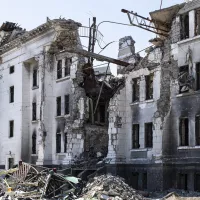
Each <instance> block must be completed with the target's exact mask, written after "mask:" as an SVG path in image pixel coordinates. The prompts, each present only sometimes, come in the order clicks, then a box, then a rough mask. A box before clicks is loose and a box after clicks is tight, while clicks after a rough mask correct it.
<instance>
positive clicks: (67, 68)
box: [65, 58, 72, 76]
mask: <svg viewBox="0 0 200 200" xmlns="http://www.w3.org/2000/svg"><path fill="white" fill-rule="evenodd" d="M71 65H72V58H66V59H65V76H69V75H70V68H71Z"/></svg>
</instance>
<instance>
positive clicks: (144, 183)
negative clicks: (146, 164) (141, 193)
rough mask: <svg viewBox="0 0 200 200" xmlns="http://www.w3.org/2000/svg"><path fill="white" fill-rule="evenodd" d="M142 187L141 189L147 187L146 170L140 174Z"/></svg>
mask: <svg viewBox="0 0 200 200" xmlns="http://www.w3.org/2000/svg"><path fill="white" fill-rule="evenodd" d="M142 187H143V190H146V189H147V172H145V173H143V174H142Z"/></svg>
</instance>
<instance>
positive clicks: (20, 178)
mask: <svg viewBox="0 0 200 200" xmlns="http://www.w3.org/2000/svg"><path fill="white" fill-rule="evenodd" d="M0 174H1V176H4V177H1V179H0V199H2V200H3V199H21V200H22V199H71V198H72V197H73V199H74V198H77V197H78V196H79V195H80V194H81V192H82V188H83V183H82V181H81V180H80V179H79V178H76V177H72V176H65V175H62V174H60V173H57V172H56V169H50V168H44V167H38V166H37V169H36V168H35V167H33V166H32V165H29V164H26V163H22V164H19V167H18V168H15V169H10V170H7V171H6V170H4V171H1V173H0Z"/></svg>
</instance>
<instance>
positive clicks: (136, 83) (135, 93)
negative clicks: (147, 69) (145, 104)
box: [132, 78, 140, 102]
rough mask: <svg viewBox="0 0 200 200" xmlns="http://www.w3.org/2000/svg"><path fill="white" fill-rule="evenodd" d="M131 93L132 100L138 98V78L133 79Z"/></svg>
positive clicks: (137, 99)
mask: <svg viewBox="0 0 200 200" xmlns="http://www.w3.org/2000/svg"><path fill="white" fill-rule="evenodd" d="M132 89H133V93H132V95H133V96H132V101H133V102H134V101H139V98H140V78H135V79H133V85H132Z"/></svg>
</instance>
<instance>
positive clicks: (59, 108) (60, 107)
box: [56, 96, 62, 116]
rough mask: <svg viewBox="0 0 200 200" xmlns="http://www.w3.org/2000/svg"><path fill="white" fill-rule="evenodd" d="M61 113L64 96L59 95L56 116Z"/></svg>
mask: <svg viewBox="0 0 200 200" xmlns="http://www.w3.org/2000/svg"><path fill="white" fill-rule="evenodd" d="M58 100H59V101H58ZM61 115H62V98H61V96H59V97H56V116H61Z"/></svg>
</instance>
